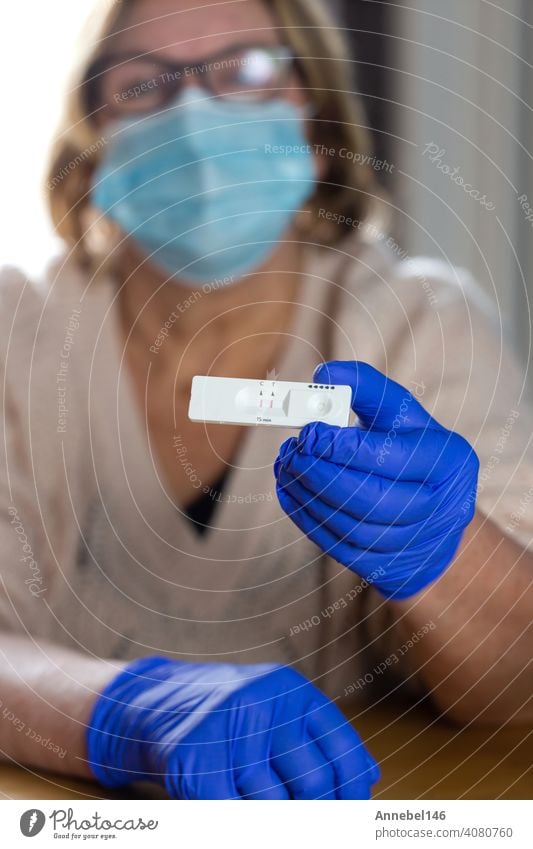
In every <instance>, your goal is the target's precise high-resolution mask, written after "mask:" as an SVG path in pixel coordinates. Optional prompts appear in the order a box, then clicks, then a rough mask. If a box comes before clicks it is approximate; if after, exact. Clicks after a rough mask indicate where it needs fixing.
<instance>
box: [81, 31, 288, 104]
mask: <svg viewBox="0 0 533 849" xmlns="http://www.w3.org/2000/svg"><path fill="white" fill-rule="evenodd" d="M294 64H295V57H294V55H293V54H292V53H291V51H290V50H289V49H288V48H286V47H283V46H281V45H279V46H278V45H265V44H258V45H243V46H239V47H232V48H231V50H227V51H225V52H223V53H219V54H217V55H215V56H211V57H209V58H208V59H205V60H202V61H199V62H195V63H194V64H190V65H181V64H180V65H178V64H175V63H174V62H169V61H167V60H166V59H162V58H160V57H159V56H156V55H155V54H149V55H145V56H138V55H132V54H127V53H126V54H125V53H121V54H120V53H116V54H110V55H107V56H102V57H101V58H100V59H97V60H96V61H95V62H94V63H93V65H92V66H91V67H90V69H89V72H88V74H87V76H86V82H85V87H86V88H85V96H86V103H87V107H88V109H89V112H90V114H91V115H93V116H94V115H95V114H99V113H104V114H105V115H106V116H108V115H109V116H112V117H118V118H120V117H126V116H128V115H138V114H143V113H146V112H152V111H157V110H158V109H161V108H162V107H164V106H165V105H166V104H167V103H169V102H170V101H171V100H173V99H174V98H175V97H176V96H177V94H178V93H179V91H180V90H181V89H182V88H183V86H184V85H185V84H186V83H187V81H190V80H195V81H196V82H199V83H200V84H201V85H202V87H204V88H206V89H207V90H208V91H209V92H210V93H211V94H213V95H215V96H219V97H228V98H231V99H246V100H250V101H253V102H258V101H262V100H269V99H271V98H273V97H276V95H279V92H280V90H281V89H283V88H284V87H285V86H286V84H287V82H288V78H289V75H290V73H291V70H292V69H293V67H294Z"/></svg>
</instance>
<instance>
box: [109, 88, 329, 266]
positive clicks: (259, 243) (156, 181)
mask: <svg viewBox="0 0 533 849" xmlns="http://www.w3.org/2000/svg"><path fill="white" fill-rule="evenodd" d="M304 117H305V116H304V114H303V111H302V110H301V109H298V108H297V107H295V106H293V105H292V104H290V103H288V102H286V101H285V100H282V99H275V100H270V101H267V102H263V103H252V102H250V101H248V102H242V101H236V100H233V101H229V100H227V99H226V100H220V99H219V100H217V99H215V98H212V97H211V96H210V95H209V94H208V93H207V92H205V91H203V90H200V89H197V88H194V89H192V88H191V89H186V90H185V91H184V92H183V93H182V94H181V95H180V97H179V98H178V99H177V100H176V101H175V103H174V104H172V105H171V107H170V108H169V109H168V110H167V111H166V112H163V113H158V114H153V115H149V116H148V117H146V116H143V117H141V118H139V117H137V118H134V119H133V118H128V119H127V120H125V121H120V122H118V123H117V124H116V125H115V127H114V128H113V133H112V141H111V143H110V145H109V147H108V149H107V150H106V152H105V155H104V158H103V160H102V162H101V163H100V165H99V167H98V168H97V170H96V172H95V174H94V177H93V181H92V202H93V204H94V205H95V207H96V208H97V209H99V210H100V211H101V212H102V213H104V215H105V216H106V217H107V218H109V219H111V220H112V221H114V222H115V223H116V224H118V226H119V227H120V229H121V230H122V231H123V232H124V233H125V234H126V235H127V236H128V237H129V238H131V239H132V240H133V241H134V242H136V243H137V245H138V246H139V247H140V248H141V250H142V252H143V253H144V254H146V255H147V256H148V257H149V258H150V260H152V261H153V262H156V263H157V264H158V265H159V266H161V267H162V268H163V269H164V270H165V272H166V273H167V274H168V275H169V277H172V278H175V279H176V281H178V282H179V280H183V281H185V282H193V283H195V282H199V281H204V282H205V281H213V280H215V279H216V280H220V279H224V280H225V281H228V282H232V281H233V280H236V279H238V278H239V277H241V276H242V275H243V274H246V273H248V272H250V271H253V270H254V269H255V268H257V267H259V266H261V265H262V264H263V263H264V262H265V261H266V260H267V258H268V256H269V255H270V253H271V252H272V251H273V250H274V248H275V246H276V244H277V243H278V242H279V240H280V239H281V238H282V236H283V234H284V233H285V231H286V230H287V228H288V227H289V225H290V223H291V221H292V220H293V218H294V216H295V215H296V213H297V212H298V211H299V210H300V209H301V208H302V206H303V205H304V204H305V202H306V201H307V200H308V199H309V198H310V197H311V195H312V194H313V193H314V191H315V188H316V177H315V168H314V158H313V152H312V149H311V146H310V145H309V144H308V142H307V140H306V138H305V136H304V123H303V121H304Z"/></svg>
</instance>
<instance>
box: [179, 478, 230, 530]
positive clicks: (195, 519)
mask: <svg viewBox="0 0 533 849" xmlns="http://www.w3.org/2000/svg"><path fill="white" fill-rule="evenodd" d="M227 474H228V470H227V469H225V470H224V472H223V473H222V475H221V476H220V477H219V479H218V480H217V482H216V483H214V484H213V486H211V487H209V491H208V492H202V493H201V494H200V495H199V496H198V497H197V498H195V499H194V501H192V502H191V503H190V504H188V505H187V507H185V509H184V514H185V515H186V516H187V518H188V519H190V521H191V522H192V525H193V527H194V529H195V531H196V532H197V534H199V536H204V534H205V533H206V532H207V531H208V530H209V523H210V520H211V519H212V518H213V514H214V512H215V510H216V507H217V504H218V503H219V502H220V501H221V500H222V487H223V486H224V481H225V480H226V477H227Z"/></svg>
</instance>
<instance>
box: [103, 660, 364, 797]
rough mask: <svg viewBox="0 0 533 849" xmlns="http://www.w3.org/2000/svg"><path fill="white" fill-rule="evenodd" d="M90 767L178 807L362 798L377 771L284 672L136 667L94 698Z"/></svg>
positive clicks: (317, 700) (337, 716)
mask: <svg viewBox="0 0 533 849" xmlns="http://www.w3.org/2000/svg"><path fill="white" fill-rule="evenodd" d="M87 750H88V755H87V757H88V761H89V765H90V767H91V769H92V771H93V773H94V775H95V777H96V778H97V779H98V780H99V781H100V783H101V784H104V785H105V786H107V787H116V786H120V785H124V784H129V783H132V782H133V781H141V780H142V781H154V782H157V783H160V784H162V785H164V786H165V787H166V789H167V791H168V792H169V794H170V795H171V796H173V797H175V798H179V799H242V798H247V799H319V798H320V799H368V798H370V787H371V785H372V784H373V783H374V782H376V781H377V780H378V778H379V768H378V766H377V764H376V763H375V761H374V760H373V759H372V757H371V756H370V755H369V754H368V752H367V751H366V749H365V747H364V745H363V743H362V742H361V740H360V739H359V737H358V735H357V734H356V732H355V731H354V729H353V728H352V727H351V725H350V724H349V723H348V722H347V720H346V719H345V717H344V716H343V715H342V714H341V712H340V711H339V709H338V708H337V707H336V706H335V705H334V704H333V702H331V701H330V700H329V699H328V698H326V696H324V695H323V694H322V693H321V692H320V691H319V690H318V689H317V688H316V687H315V686H314V685H313V684H311V683H310V682H309V681H307V680H306V679H305V678H303V677H302V676H301V675H300V674H299V673H298V672H295V671H293V670H292V669H290V668H288V667H284V666H276V665H272V664H260V665H255V666H234V665H230V664H213V663H203V664H195V663H183V662H181V661H173V660H170V659H168V658H164V657H149V658H143V659H141V660H137V661H134V662H133V663H131V664H130V665H129V666H127V667H126V668H125V669H124V670H123V671H122V672H120V673H119V674H118V675H117V677H116V678H115V679H114V680H113V681H112V682H111V683H110V684H108V685H107V687H106V688H105V689H104V691H103V692H102V694H101V695H100V696H99V697H98V699H97V702H96V705H95V707H94V710H93V714H92V717H91V720H90V723H89V727H88V731H87Z"/></svg>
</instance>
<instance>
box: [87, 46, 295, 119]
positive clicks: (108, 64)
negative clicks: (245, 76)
mask: <svg viewBox="0 0 533 849" xmlns="http://www.w3.org/2000/svg"><path fill="white" fill-rule="evenodd" d="M241 50H267V51H268V50H274V51H277V52H278V53H279V54H280V55H283V56H284V58H285V59H286V60H288V61H287V65H286V68H285V72H286V78H288V76H289V73H290V71H291V69H294V68H296V69H298V65H299V63H298V57H297V56H296V54H295V53H294V52H293V51H292V50H291V49H290V48H289V47H287V46H286V45H284V44H267V43H266V42H262V43H261V42H252V43H242V44H235V45H232V46H231V47H228V48H227V49H226V50H223V51H221V52H220V53H214V54H212V55H211V56H208V57H206V58H204V59H201V60H197V61H195V62H185V63H182V62H172V61H170V60H169V59H166V58H161V57H160V56H158V55H157V54H155V53H135V52H133V51H123V52H117V53H108V54H105V55H103V56H100V57H98V58H97V59H95V61H94V62H93V63H92V64H91V65H90V66H89V68H88V71H87V73H86V75H85V79H84V81H83V83H82V87H86V92H85V105H86V107H87V109H88V112H89V114H90V115H91V116H92V117H94V116H95V115H96V114H98V113H99V112H100V111H102V110H104V109H105V110H106V115H109V116H110V117H111V118H118V117H121V116H124V115H125V114H126V113H125V112H123V111H121V110H120V109H116V108H113V105H112V104H110V103H105V104H100V106H98V107H97V106H96V101H97V98H96V95H95V94H94V93H92V92H91V88H93V87H96V83H95V81H96V80H97V78H98V77H100V78H101V77H103V75H104V74H105V73H106V71H108V70H112V69H113V68H117V67H119V66H120V64H126V63H127V62H129V61H132V60H135V59H138V60H143V59H145V60H146V61H150V59H151V58H152V59H153V60H154V62H157V64H158V65H160V66H161V67H163V68H165V69H166V70H167V72H168V73H169V75H170V74H173V75H175V79H174V80H173V83H172V84H171V85H169V87H168V92H169V93H168V94H167V95H166V96H164V98H163V100H162V101H161V104H159V106H165V105H166V104H167V103H170V102H171V101H172V99H173V98H174V97H175V95H176V94H177V92H178V91H179V89H180V86H182V85H183V76H184V75H185V73H186V72H187V71H189V72H191V74H190V75H191V76H192V75H193V73H194V72H196V71H197V72H201V70H202V68H205V67H206V66H208V65H210V64H211V65H212V64H214V63H215V62H216V61H221V60H223V59H224V57H225V56H231V55H232V54H233V53H238V52H239V51H241ZM113 63H116V64H113ZM267 90H268V89H257V91H267ZM272 91H278V89H277V88H276V89H272ZM213 94H216V92H213ZM267 99H268V98H267ZM151 111H152V110H151V109H147V110H146V112H145V113H143V112H142V111H140V112H137V113H135V114H137V115H143V114H149V113H150V112H151ZM131 114H133V113H131Z"/></svg>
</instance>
